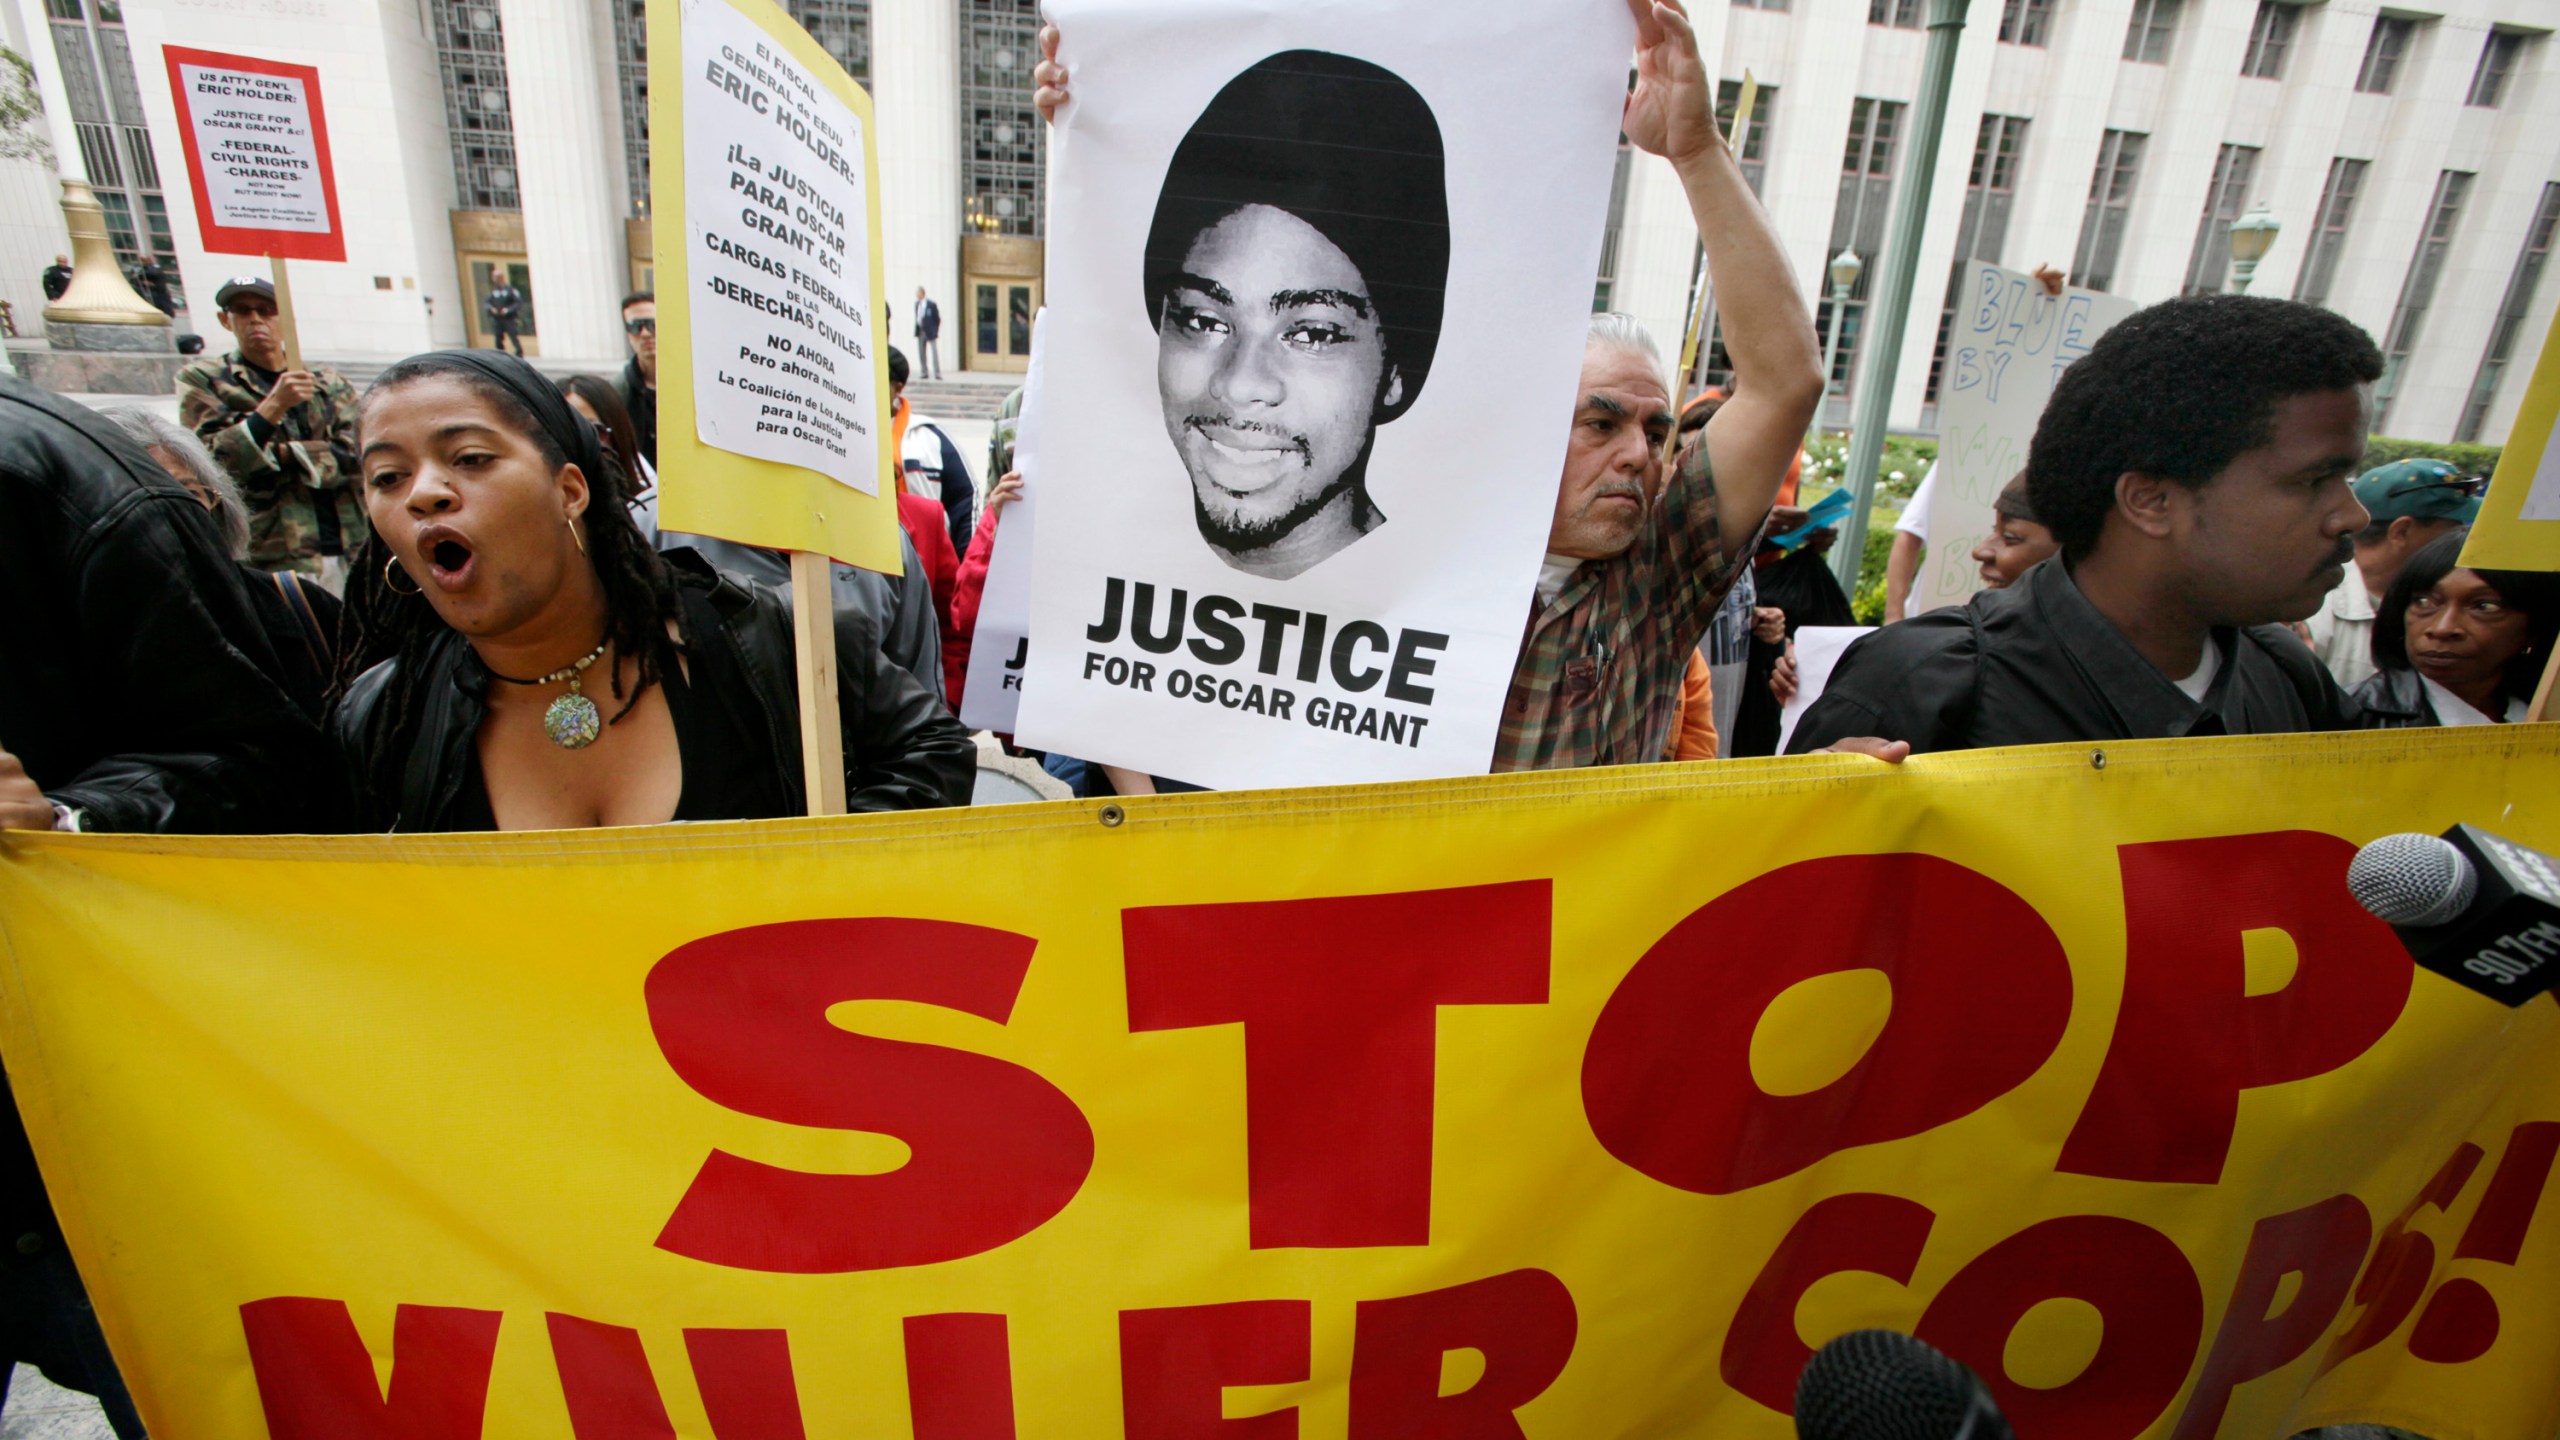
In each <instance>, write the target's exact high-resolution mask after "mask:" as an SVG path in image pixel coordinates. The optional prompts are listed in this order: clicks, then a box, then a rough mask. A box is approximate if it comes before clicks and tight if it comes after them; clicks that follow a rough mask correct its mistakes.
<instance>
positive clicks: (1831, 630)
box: [1778, 625, 1876, 755]
mask: <svg viewBox="0 0 2560 1440" xmlns="http://www.w3.org/2000/svg"><path fill="white" fill-rule="evenodd" d="M1875 628H1876V627H1874V626H1873V625H1807V626H1804V627H1802V628H1800V629H1798V630H1797V631H1796V633H1795V645H1796V693H1795V697H1794V698H1793V699H1790V700H1789V701H1787V703H1786V704H1785V705H1784V706H1783V707H1781V708H1780V710H1779V711H1778V753H1779V754H1781V755H1783V754H1785V753H1786V751H1787V742H1788V741H1789V740H1792V739H1794V738H1795V733H1796V722H1797V721H1799V720H1802V719H1803V718H1804V712H1806V711H1807V710H1810V709H1812V708H1813V702H1814V701H1816V700H1819V699H1821V698H1822V692H1823V691H1825V690H1828V689H1830V688H1831V672H1832V671H1833V670H1836V669H1838V668H1839V666H1840V657H1841V656H1843V655H1845V654H1847V653H1848V652H1849V647H1850V646H1851V645H1853V644H1855V643H1857V639H1858V637H1859V636H1861V635H1871V634H1874V633H1875Z"/></svg>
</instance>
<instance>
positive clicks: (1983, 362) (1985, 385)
mask: <svg viewBox="0 0 2560 1440" xmlns="http://www.w3.org/2000/svg"><path fill="white" fill-rule="evenodd" d="M2140 308H2141V307H2140V306H2138V305H2136V304H2134V303H2133V302H2132V301H2130V300H2127V299H2125V298H2123V297H2122V296H2119V295H2109V294H2106V293H2105V292H2103V291H2098V290H2083V289H2081V288H2080V287H2078V286H2076V285H2074V286H2068V287H2066V288H2065V289H2064V290H2063V292H2062V293H2061V294H2060V295H2058V296H2056V295H2049V294H2046V293H2045V288H2044V284H2043V282H2041V281H2039V280H2037V279H2036V278H2035V277H2034V276H2032V275H2026V274H2021V273H2019V272H2018V271H2015V270H2003V269H2001V268H2000V267H1999V266H1997V265H1991V264H1986V263H1985V262H1983V261H1980V260H1974V261H1969V262H1967V263H1966V265H1965V267H1964V280H1963V286H1962V288H1961V289H1960V290H1959V291H1958V292H1957V295H1956V315H1955V323H1954V325H1952V326H1951V327H1949V329H1948V332H1947V368H1946V374H1945V378H1944V379H1943V380H1942V381H1941V382H1940V384H1941V392H1940V395H1939V400H1938V479H1937V483H1936V484H1934V485H1932V486H1931V487H1930V488H1929V497H1930V500H1929V515H1928V521H1929V553H1928V554H1927V555H1926V556H1924V557H1922V559H1921V563H1920V573H1919V574H1918V575H1916V576H1914V577H1912V581H1911V604H1910V606H1909V613H1911V614H1913V615H1917V614H1920V613H1921V612H1922V611H1925V610H1935V609H1937V608H1938V607H1939V606H1941V605H1961V604H1963V603H1965V602H1966V601H1967V600H1970V599H1972V598H1973V594H1974V592H1975V591H1977V590H1980V589H1981V588H1982V565H1981V562H1979V561H1977V560H1975V559H1974V558H1973V552H1974V549H1975V548H1976V547H1977V546H1979V545H1981V544H1982V542H1983V540H1984V539H1985V538H1986V537H1988V536H1989V535H1990V534H1991V527H1992V523H1993V516H1992V506H1993V503H1994V502H1996V501H1997V500H1999V498H2000V491H2001V488H2002V487H2003V486H2005V485H2007V484H2008V483H2009V482H2010V481H2011V480H2013V479H2016V478H2017V477H2018V476H2019V475H2022V474H2024V473H2025V472H2026V468H2027V442H2029V441H2031V440H2033V439H2034V438H2035V434H2036V422H2037V421H2038V420H2041V419H2043V418H2044V405H2045V402H2046V401H2047V400H2050V399H2052V398H2053V387H2054V382H2056V381H2058V380H2060V379H2061V378H2062V372H2063V370H2064V368H2065V367H2067V366H2069V365H2070V364H2071V362H2072V361H2074V360H2077V359H2079V358H2080V357H2081V356H2083V355H2086V354H2088V353H2089V347H2090V346H2092V345H2095V344H2097V343H2098V337H2099V336H2101V335H2104V334H2106V333H2107V332H2108V331H2109V330H2112V329H2114V328H2115V327H2116V325H2117V323H2118V322H2120V321H2122V320H2123V319H2125V318H2126V317H2127V316H2129V315H2131V314H2133V312H2134V311H2136V310H2138V309H2140Z"/></svg>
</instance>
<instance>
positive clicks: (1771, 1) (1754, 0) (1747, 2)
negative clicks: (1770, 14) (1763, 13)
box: [1733, 0, 1787, 10]
mask: <svg viewBox="0 0 2560 1440" xmlns="http://www.w3.org/2000/svg"><path fill="white" fill-rule="evenodd" d="M1733 8H1734V9H1736V10H1784V9H1786V8H1787V0H1733Z"/></svg>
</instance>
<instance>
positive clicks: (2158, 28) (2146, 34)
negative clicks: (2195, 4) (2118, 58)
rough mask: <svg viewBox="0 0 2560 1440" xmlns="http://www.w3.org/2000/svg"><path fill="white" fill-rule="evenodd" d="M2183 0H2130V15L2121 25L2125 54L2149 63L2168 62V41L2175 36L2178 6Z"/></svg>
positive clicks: (2128, 58) (2160, 63) (2132, 58)
mask: <svg viewBox="0 0 2560 1440" xmlns="http://www.w3.org/2000/svg"><path fill="white" fill-rule="evenodd" d="M2183 3H2184V0H2133V19H2132V21H2131V22H2130V23H2129V24H2127V25H2126V26H2125V27H2124V58H2126V59H2127V60H2140V61H2143V62H2145V63H2146V64H2151V65H2166V64H2168V63H2169V42H2170V41H2171V40H2173V39H2175V38H2177V34H2178V8H2179V6H2180V5H2182V4H2183Z"/></svg>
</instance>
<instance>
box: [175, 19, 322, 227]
mask: <svg viewBox="0 0 2560 1440" xmlns="http://www.w3.org/2000/svg"><path fill="white" fill-rule="evenodd" d="M161 52H162V55H163V58H164V59H165V60H166V61H167V62H168V66H169V91H170V94H171V95H172V96H173V97H174V98H175V100H176V102H177V109H178V129H179V132H180V134H181V136H182V137H183V138H182V143H181V148H182V149H183V150H184V151H185V153H186V157H187V187H188V189H189V190H191V191H193V192H194V195H195V202H196V224H197V226H198V228H199V229H200V230H201V231H202V232H203V244H204V248H205V250H206V251H207V252H208V253H211V254H215V255H268V256H274V257H277V258H289V259H294V260H339V261H343V260H345V259H346V258H347V236H346V229H345V226H344V225H343V224H342V223H341V217H340V215H339V212H338V180H337V175H336V173H335V172H334V171H333V170H332V169H331V168H330V164H329V122H328V120H327V118H326V117H325V116H324V114H323V112H322V110H321V107H320V71H319V70H318V68H317V67H314V66H310V65H286V64H282V63H280V62H277V61H274V60H260V59H255V58H253V57H251V56H247V55H223V54H218V53H216V52H214V51H211V50H191V49H187V48H185V47H183V46H178V45H164V46H162V47H161Z"/></svg>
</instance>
